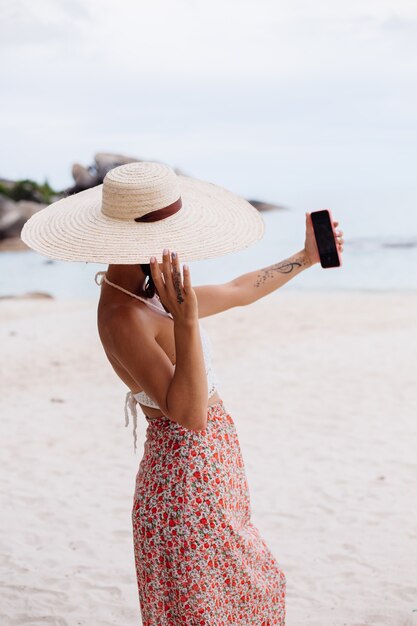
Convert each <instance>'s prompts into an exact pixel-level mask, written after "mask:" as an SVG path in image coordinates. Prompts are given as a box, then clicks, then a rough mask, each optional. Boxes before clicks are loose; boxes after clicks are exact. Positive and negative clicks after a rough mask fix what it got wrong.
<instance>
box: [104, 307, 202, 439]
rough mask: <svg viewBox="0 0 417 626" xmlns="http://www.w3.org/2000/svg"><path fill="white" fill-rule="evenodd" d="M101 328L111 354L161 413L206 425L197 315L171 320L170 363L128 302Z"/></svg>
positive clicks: (197, 427)
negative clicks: (172, 356)
mask: <svg viewBox="0 0 417 626" xmlns="http://www.w3.org/2000/svg"><path fill="white" fill-rule="evenodd" d="M107 332H108V333H109V334H108V340H109V344H110V347H111V353H112V356H113V357H114V358H116V359H117V361H118V362H119V363H120V365H121V366H122V367H123V368H125V369H126V370H127V371H128V372H129V374H130V376H131V377H132V378H133V380H135V382H136V383H137V386H138V387H140V388H141V389H143V390H144V391H145V393H146V394H147V395H149V396H150V397H151V398H152V400H154V401H155V402H156V403H157V404H158V406H159V408H160V409H161V411H162V412H163V414H164V415H166V416H167V417H169V418H170V419H172V420H173V421H174V422H178V423H179V424H181V425H182V426H185V427H186V428H189V429H192V430H200V429H204V428H205V427H206V424H207V397H208V387H207V376H206V371H205V363H204V357H203V352H202V344H201V337H200V329H199V325H198V319H196V320H195V322H192V323H181V322H175V324H174V335H175V351H176V364H175V367H174V365H173V364H172V362H171V360H170V359H169V358H168V356H167V354H166V352H165V351H164V350H163V349H162V348H161V346H160V345H159V344H158V342H157V341H156V338H155V337H154V336H153V335H151V334H150V333H149V329H147V328H146V326H145V322H144V320H142V319H141V317H140V315H138V313H137V311H135V310H133V309H132V308H131V307H126V308H124V307H123V308H121V309H120V310H119V311H117V312H114V313H113V316H112V324H111V328H108V331H107ZM132 337H134V338H135V340H134V341H132Z"/></svg>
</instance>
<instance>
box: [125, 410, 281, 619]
mask: <svg viewBox="0 0 417 626" xmlns="http://www.w3.org/2000/svg"><path fill="white" fill-rule="evenodd" d="M207 417H208V421H207V426H206V428H205V429H204V430H201V431H193V430H190V429H187V428H185V427H183V426H181V425H180V424H178V423H177V422H174V421H172V420H170V419H169V418H168V417H165V416H164V417H160V418H157V419H153V420H148V425H147V430H146V439H145V444H144V454H143V457H142V459H141V461H140V464H139V470H138V473H137V476H136V488H135V495H134V501H133V509H132V521H133V543H134V555H135V566H136V574H137V583H138V590H139V601H140V609H141V614H142V624H143V626H226V625H228V626H230V625H231V624H236V625H240V626H278V625H284V624H285V590H286V579H285V575H284V572H283V570H282V569H281V567H280V565H279V563H278V562H277V560H276V559H275V557H274V556H273V554H272V553H271V551H270V549H269V548H268V546H267V545H266V543H265V541H264V539H263V538H262V537H261V535H260V533H259V531H258V530H257V528H256V526H254V524H253V523H252V522H251V508H250V498H249V490H248V484H247V479H246V474H245V467H244V463H243V459H242V454H241V450H240V445H239V440H238V436H237V432H236V427H235V424H234V422H233V419H232V417H231V415H230V414H229V413H228V411H227V410H226V408H225V406H224V403H223V401H222V400H219V401H217V402H216V403H215V404H212V405H211V406H209V407H208V412H207Z"/></svg>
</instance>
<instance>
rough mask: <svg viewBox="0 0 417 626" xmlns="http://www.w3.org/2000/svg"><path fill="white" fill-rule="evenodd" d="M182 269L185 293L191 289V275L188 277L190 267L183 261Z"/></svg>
mask: <svg viewBox="0 0 417 626" xmlns="http://www.w3.org/2000/svg"><path fill="white" fill-rule="evenodd" d="M183 271H184V291H185V293H189V292H190V291H191V277H190V268H189V266H188V265H187V264H186V263H184V266H183Z"/></svg>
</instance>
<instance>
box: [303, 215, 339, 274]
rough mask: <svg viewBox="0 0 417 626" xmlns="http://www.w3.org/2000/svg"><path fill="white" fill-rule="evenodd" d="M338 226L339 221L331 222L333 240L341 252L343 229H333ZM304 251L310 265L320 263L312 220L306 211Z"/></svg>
mask: <svg viewBox="0 0 417 626" xmlns="http://www.w3.org/2000/svg"><path fill="white" fill-rule="evenodd" d="M337 226H339V222H333V232H334V234H335V242H336V246H337V249H338V250H339V252H340V253H341V252H343V237H342V235H343V230H335V229H336V227H337ZM304 252H305V254H306V257H307V259H308V261H309V263H310V264H311V265H314V264H315V263H320V255H319V251H318V248H317V244H316V238H315V236H314V230H313V222H312V221H311V217H310V213H306V239H305V243H304Z"/></svg>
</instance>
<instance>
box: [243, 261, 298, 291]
mask: <svg viewBox="0 0 417 626" xmlns="http://www.w3.org/2000/svg"><path fill="white" fill-rule="evenodd" d="M303 265H307V263H306V260H305V258H304V257H303V256H299V257H296V259H295V260H293V261H289V260H288V259H286V260H285V261H281V262H280V263H274V265H270V266H268V267H265V268H264V269H262V270H260V272H259V274H258V275H257V276H256V280H255V285H254V286H255V287H260V286H261V285H263V283H265V282H266V281H267V280H269V279H271V278H273V276H274V274H275V273H276V272H278V273H279V274H291V272H293V271H294V269H295V268H299V267H302V266H303Z"/></svg>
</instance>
